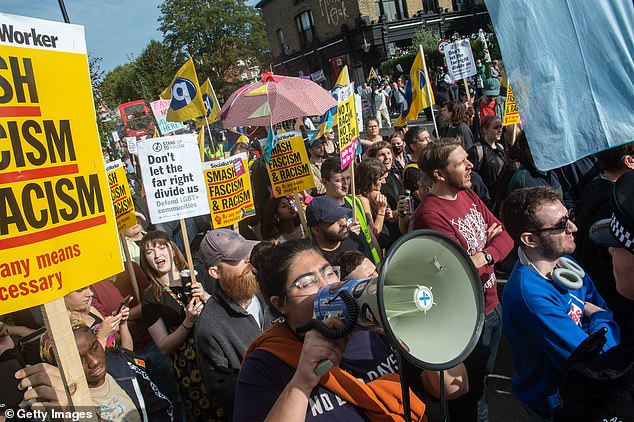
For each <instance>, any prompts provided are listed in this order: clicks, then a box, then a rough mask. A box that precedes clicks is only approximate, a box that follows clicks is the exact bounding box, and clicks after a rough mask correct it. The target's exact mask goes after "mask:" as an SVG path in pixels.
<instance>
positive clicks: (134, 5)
mask: <svg viewBox="0 0 634 422" xmlns="http://www.w3.org/2000/svg"><path fill="white" fill-rule="evenodd" d="M64 3H65V5H66V12H67V13H68V17H69V19H70V22H71V23H74V24H78V25H83V26H84V28H85V33H86V43H87V45H88V52H89V53H90V54H91V56H97V57H101V58H102V59H103V62H102V63H101V69H102V70H105V71H109V70H112V69H114V68H115V67H116V66H118V65H122V64H125V63H127V62H128V61H129V57H132V56H134V57H136V56H138V55H139V54H140V53H141V51H142V50H143V48H144V47H145V46H146V45H147V44H148V43H149V42H150V40H152V39H155V40H161V39H162V38H163V35H162V34H161V32H160V31H159V30H158V26H159V23H158V18H159V15H160V12H159V9H158V6H159V4H160V3H161V1H160V0H127V1H124V0H65V1H64ZM0 12H3V13H10V14H14V15H21V16H30V17H33V18H39V19H47V20H53V21H59V22H63V21H64V18H63V17H62V13H61V11H60V8H59V3H58V1H57V0H2V2H1V4H0Z"/></svg>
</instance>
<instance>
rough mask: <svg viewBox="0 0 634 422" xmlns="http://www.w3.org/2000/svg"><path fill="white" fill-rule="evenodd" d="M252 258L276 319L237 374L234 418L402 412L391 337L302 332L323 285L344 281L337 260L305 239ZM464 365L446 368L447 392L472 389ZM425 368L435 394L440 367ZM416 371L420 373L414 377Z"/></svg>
mask: <svg viewBox="0 0 634 422" xmlns="http://www.w3.org/2000/svg"><path fill="white" fill-rule="evenodd" d="M251 262H252V264H253V265H254V267H255V269H256V276H257V279H258V282H259V283H260V287H261V289H262V293H263V294H264V297H265V299H266V301H267V303H268V305H269V308H270V310H271V312H272V313H273V314H274V315H276V316H277V317H278V320H277V322H278V323H277V324H274V325H273V326H272V327H271V328H269V329H268V330H267V331H266V332H265V333H264V334H263V335H262V336H260V337H258V339H256V340H255V342H254V343H252V344H251V347H250V348H249V350H248V351H247V354H246V358H245V361H244V363H243V365H242V368H241V370H240V375H239V376H238V383H237V389H236V408H235V410H234V420H236V421H262V420H271V421H285V422H290V421H304V420H308V421H316V420H324V421H346V422H352V421H362V420H372V419H376V418H377V417H379V418H380V417H383V419H385V415H392V416H393V417H395V419H392V420H399V419H400V417H399V415H401V414H402V407H401V403H400V397H401V395H400V383H399V382H398V377H397V376H396V375H395V373H398V368H397V366H396V358H395V356H394V354H393V353H392V351H391V349H390V347H389V344H388V341H387V339H386V337H384V336H383V335H381V334H378V333H376V332H371V331H358V332H355V333H354V334H352V335H349V336H347V337H345V338H342V339H336V340H332V339H327V338H326V337H324V336H322V335H321V334H319V333H318V332H317V331H316V330H311V331H309V332H307V333H306V334H305V335H302V334H298V332H297V328H298V327H300V326H302V325H304V324H305V323H307V322H308V321H310V320H311V319H312V315H313V301H314V299H315V295H316V294H317V292H318V290H319V289H320V288H321V287H325V286H328V285H329V284H332V283H336V282H338V281H339V273H338V268H337V267H332V266H331V265H330V264H328V262H327V261H326V260H325V259H324V258H323V257H322V256H321V253H320V252H319V251H318V250H317V249H315V248H314V246H312V245H311V244H310V243H309V242H307V241H305V240H292V241H289V242H286V243H284V244H281V245H277V246H273V245H271V246H269V251H266V253H262V251H261V250H260V251H259V254H258V256H254V257H253V259H252V260H251ZM325 323H326V325H327V326H328V327H329V328H341V327H342V326H343V322H342V321H340V320H337V319H333V318H331V319H328V320H327V321H326V322H325ZM324 360H330V361H332V362H333V363H334V365H335V366H334V367H332V368H331V369H330V370H328V371H327V373H326V374H325V375H324V376H321V375H318V374H316V373H315V368H316V367H317V366H318V365H319V364H320V362H322V361H324ZM461 369H462V365H459V366H458V367H456V368H454V369H452V370H450V371H449V372H450V375H447V376H445V385H446V391H447V394H448V397H449V398H452V397H453V396H459V395H462V394H464V393H465V392H466V391H465V390H466V389H467V387H466V378H465V375H464V373H462V372H461ZM407 370H408V371H410V370H411V371H412V373H413V371H416V370H415V369H413V368H407ZM417 372H418V373H420V370H418V371H417ZM408 373H409V372H408ZM424 374H425V375H424V376H423V377H422V379H419V380H421V381H422V382H421V383H422V384H424V385H425V387H428V388H429V389H430V392H432V394H434V393H436V394H437V389H438V384H439V377H438V374H437V373H434V372H432V373H427V372H425V373H424ZM414 378H418V377H417V375H414V376H413V377H410V379H414ZM388 380H391V382H389V381H388ZM419 387H420V386H419ZM410 397H411V401H412V410H413V412H414V417H415V419H414V420H419V418H422V416H423V414H424V411H425V405H424V404H423V402H422V401H421V400H420V399H419V398H418V397H417V396H414V395H410Z"/></svg>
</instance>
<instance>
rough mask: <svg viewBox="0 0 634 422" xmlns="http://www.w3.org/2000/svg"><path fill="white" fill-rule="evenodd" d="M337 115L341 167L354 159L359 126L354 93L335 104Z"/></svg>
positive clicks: (346, 165)
mask: <svg viewBox="0 0 634 422" xmlns="http://www.w3.org/2000/svg"><path fill="white" fill-rule="evenodd" d="M337 115H338V116H339V119H338V120H339V126H338V128H339V154H340V158H341V167H342V168H346V167H348V164H350V163H351V162H352V161H353V160H354V153H355V150H356V147H357V146H356V142H355V140H357V139H358V138H359V127H358V126H357V109H356V108H355V104H354V95H350V97H349V98H348V99H347V100H345V101H343V102H341V103H339V105H338V106H337Z"/></svg>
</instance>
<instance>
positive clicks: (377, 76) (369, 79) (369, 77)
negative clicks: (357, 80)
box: [368, 67, 379, 81]
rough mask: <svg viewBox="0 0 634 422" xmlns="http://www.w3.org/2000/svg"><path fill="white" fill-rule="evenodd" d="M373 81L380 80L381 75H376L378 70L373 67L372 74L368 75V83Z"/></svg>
mask: <svg viewBox="0 0 634 422" xmlns="http://www.w3.org/2000/svg"><path fill="white" fill-rule="evenodd" d="M372 79H379V74H378V73H376V70H374V68H373V67H371V68H370V74H369V75H368V81H371V80H372Z"/></svg>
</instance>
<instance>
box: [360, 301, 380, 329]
mask: <svg viewBox="0 0 634 422" xmlns="http://www.w3.org/2000/svg"><path fill="white" fill-rule="evenodd" d="M361 314H362V315H363V317H364V318H365V319H366V320H368V322H371V323H372V324H375V325H376V324H378V320H377V319H376V316H374V312H372V308H370V305H368V304H367V303H364V304H363V305H361Z"/></svg>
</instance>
